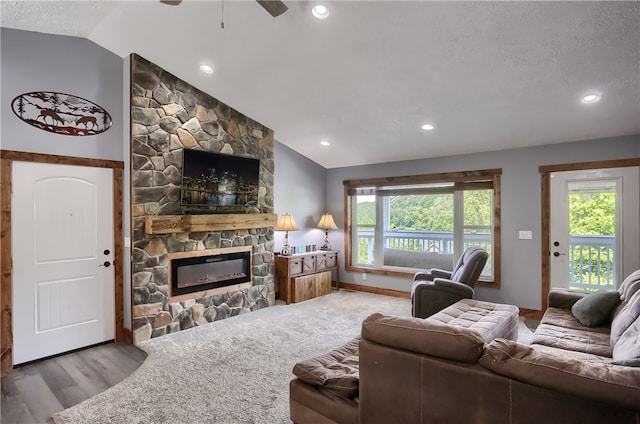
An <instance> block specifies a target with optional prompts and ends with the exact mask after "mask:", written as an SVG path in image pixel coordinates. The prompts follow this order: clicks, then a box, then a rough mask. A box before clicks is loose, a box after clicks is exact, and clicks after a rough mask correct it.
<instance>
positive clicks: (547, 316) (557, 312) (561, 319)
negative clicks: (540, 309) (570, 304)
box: [540, 307, 610, 334]
mask: <svg viewBox="0 0 640 424" xmlns="http://www.w3.org/2000/svg"><path fill="white" fill-rule="evenodd" d="M540 324H546V325H552V326H554V327H562V328H566V329H568V330H584V329H585V327H584V325H582V323H581V322H580V321H578V319H577V318H576V317H574V316H573V313H571V309H562V308H551V307H549V308H547V310H546V311H544V315H543V316H542V320H540ZM589 331H592V332H596V333H603V334H609V332H610V328H609V326H602V327H591V328H589Z"/></svg>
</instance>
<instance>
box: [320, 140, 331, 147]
mask: <svg viewBox="0 0 640 424" xmlns="http://www.w3.org/2000/svg"><path fill="white" fill-rule="evenodd" d="M320 144H322V145H323V146H329V145H330V144H331V143H329V142H328V141H327V140H322V141H321V142H320Z"/></svg>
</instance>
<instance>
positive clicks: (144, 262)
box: [131, 55, 275, 343]
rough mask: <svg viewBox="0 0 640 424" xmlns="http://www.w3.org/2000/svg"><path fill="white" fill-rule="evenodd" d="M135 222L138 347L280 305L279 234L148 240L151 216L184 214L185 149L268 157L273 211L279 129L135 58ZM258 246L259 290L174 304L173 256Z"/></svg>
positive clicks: (261, 202) (262, 204)
mask: <svg viewBox="0 0 640 424" xmlns="http://www.w3.org/2000/svg"><path fill="white" fill-rule="evenodd" d="M131 143H132V145H131V168H132V169H131V198H132V201H131V209H132V210H131V216H132V274H133V275H132V290H133V293H132V302H133V314H132V316H133V333H134V343H139V342H141V341H144V340H148V339H149V338H152V337H158V336H162V335H164V334H167V333H172V332H176V331H180V330H185V329H188V328H191V327H194V326H197V325H201V324H206V323H208V322H211V321H214V320H220V319H224V318H227V317H230V316H234V315H237V314H240V313H244V312H249V311H253V310H256V309H260V308H263V307H267V306H270V305H273V304H274V302H275V283H274V281H275V278H274V255H273V228H272V227H267V228H257V229H247V230H226V231H212V232H184V233H175V234H146V233H145V217H146V216H149V215H180V214H181V213H182V210H181V208H180V183H181V167H182V152H183V149H201V150H205V151H209V152H214V153H225V154H230V155H236V156H245V157H252V158H257V159H260V183H259V198H258V205H257V206H256V208H255V210H253V211H252V212H253V213H273V172H274V160H273V143H274V142H273V130H271V129H269V128H266V127H264V126H263V125H261V124H260V123H258V122H256V121H254V120H252V119H250V118H248V117H246V116H244V115H243V114H241V113H240V112H238V111H236V110H234V109H232V108H230V107H229V106H227V105H225V104H224V103H222V102H220V101H218V100H216V99H215V98H213V97H211V96H210V95H208V94H206V93H204V92H202V91H200V90H198V89H196V88H194V87H192V86H191V85H189V84H188V83H186V82H184V81H181V80H179V79H178V78H177V77H175V76H174V75H172V74H170V73H168V72H167V71H165V70H163V69H161V68H160V67H158V66H157V65H154V64H153V63H151V62H149V61H147V60H146V59H143V58H142V57H140V56H137V55H132V56H131ZM237 246H252V247H253V257H252V264H253V265H252V274H253V286H252V287H249V288H247V289H243V290H239V291H232V292H226V293H224V294H219V295H212V296H202V297H197V298H195V299H191V300H186V301H181V302H170V301H169V291H168V290H169V289H168V285H169V273H168V264H169V261H168V254H169V253H176V252H189V251H196V250H204V249H217V248H225V247H237Z"/></svg>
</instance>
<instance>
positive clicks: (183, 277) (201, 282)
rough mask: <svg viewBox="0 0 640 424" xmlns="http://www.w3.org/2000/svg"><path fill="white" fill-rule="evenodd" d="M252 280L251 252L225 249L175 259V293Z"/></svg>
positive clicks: (209, 288)
mask: <svg viewBox="0 0 640 424" xmlns="http://www.w3.org/2000/svg"><path fill="white" fill-rule="evenodd" d="M250 281H251V255H250V252H234V253H223V254H216V255H210V256H196V257H190V258H180V259H172V260H171V295H172V296H177V295H181V294H187V293H194V292H199V291H205V290H211V289H216V288H220V287H226V286H231V285H234V284H240V283H246V282H250Z"/></svg>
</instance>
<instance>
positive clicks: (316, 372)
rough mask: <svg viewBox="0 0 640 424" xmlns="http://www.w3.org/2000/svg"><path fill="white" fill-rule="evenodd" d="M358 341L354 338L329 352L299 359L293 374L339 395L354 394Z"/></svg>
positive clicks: (356, 390)
mask: <svg viewBox="0 0 640 424" xmlns="http://www.w3.org/2000/svg"><path fill="white" fill-rule="evenodd" d="M359 342H360V338H355V339H353V340H351V341H350V342H349V343H347V344H345V345H344V346H341V347H339V348H337V349H334V350H332V351H331V352H329V353H326V354H324V355H320V356H316V357H315V358H311V359H307V360H304V361H300V362H298V363H297V364H296V365H295V366H294V367H293V374H295V376H296V377H298V378H299V379H300V380H302V381H304V382H306V383H309V384H312V385H314V386H322V387H323V389H326V390H329V391H331V392H333V393H335V394H337V395H339V396H343V397H347V398H349V397H353V396H356V395H357V394H358V380H359V372H358V359H359V358H358V343H359Z"/></svg>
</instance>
